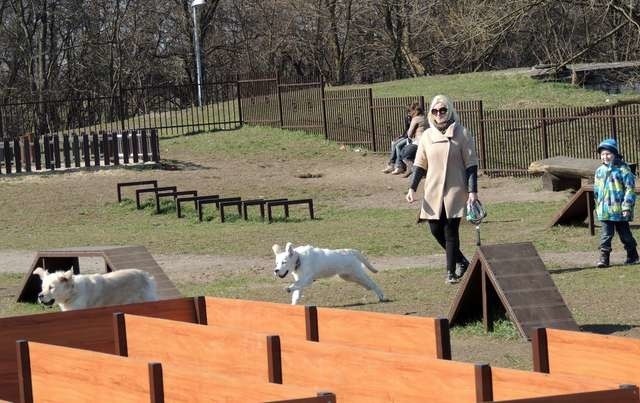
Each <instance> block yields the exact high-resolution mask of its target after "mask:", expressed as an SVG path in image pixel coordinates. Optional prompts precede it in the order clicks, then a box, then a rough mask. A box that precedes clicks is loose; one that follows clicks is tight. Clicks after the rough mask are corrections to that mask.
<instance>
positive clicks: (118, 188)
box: [116, 180, 158, 203]
mask: <svg viewBox="0 0 640 403" xmlns="http://www.w3.org/2000/svg"><path fill="white" fill-rule="evenodd" d="M149 185H151V186H153V187H154V188H157V187H158V181H157V180H149V181H136V182H118V183H117V184H116V192H117V195H118V203H120V202H121V201H122V188H124V187H132V186H135V187H138V186H149Z"/></svg>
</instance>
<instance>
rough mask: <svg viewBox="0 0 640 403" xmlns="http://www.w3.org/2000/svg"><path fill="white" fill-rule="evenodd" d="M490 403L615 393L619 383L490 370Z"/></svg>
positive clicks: (538, 373) (572, 376) (566, 376)
mask: <svg viewBox="0 0 640 403" xmlns="http://www.w3.org/2000/svg"><path fill="white" fill-rule="evenodd" d="M491 377H492V380H493V398H494V400H497V401H500V400H507V399H523V398H532V397H541V396H553V395H561V394H568V393H579V392H591V391H598V390H605V389H617V388H618V386H619V383H617V382H612V381H606V380H603V379H594V378H589V377H580V376H574V375H553V374H543V373H540V372H531V371H521V370H516V369H508V368H498V367H491Z"/></svg>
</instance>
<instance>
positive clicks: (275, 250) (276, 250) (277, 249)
mask: <svg viewBox="0 0 640 403" xmlns="http://www.w3.org/2000/svg"><path fill="white" fill-rule="evenodd" d="M271 250H273V254H274V255H277V254H278V253H280V252H282V248H280V245H278V244H277V243H276V244H273V246H272V247H271Z"/></svg>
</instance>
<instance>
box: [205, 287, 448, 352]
mask: <svg viewBox="0 0 640 403" xmlns="http://www.w3.org/2000/svg"><path fill="white" fill-rule="evenodd" d="M204 299H205V303H204V304H205V307H206V317H207V323H208V324H211V325H217V326H224V327H232V328H236V329H244V330H248V331H255V332H263V333H271V334H278V335H280V336H283V337H294V338H297V339H300V340H303V339H307V340H310V341H320V342H330V343H337V344H345V345H349V346H353V347H362V348H368V349H373V350H383V351H390V352H398V353H415V354H424V355H426V356H428V357H432V358H443V359H451V343H450V338H449V324H448V323H449V322H448V320H447V319H444V318H428V317H418V316H404V315H393V314H386V313H378V312H365V311H353V310H347V309H334V308H316V307H315V306H306V307H302V306H294V305H289V304H278V303H273V302H263V301H248V300H239V299H227V298H214V297H205V298H204Z"/></svg>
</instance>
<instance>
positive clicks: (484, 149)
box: [478, 101, 487, 169]
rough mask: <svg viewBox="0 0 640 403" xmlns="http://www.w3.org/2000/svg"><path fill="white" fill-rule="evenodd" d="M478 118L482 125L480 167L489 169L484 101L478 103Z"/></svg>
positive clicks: (479, 130) (479, 136) (479, 141)
mask: <svg viewBox="0 0 640 403" xmlns="http://www.w3.org/2000/svg"><path fill="white" fill-rule="evenodd" d="M478 114H479V115H480V118H479V119H478V121H479V123H480V127H479V128H478V144H479V146H480V150H479V151H480V169H487V141H486V139H485V135H484V108H483V105H482V101H480V102H479V103H478Z"/></svg>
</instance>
